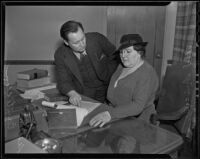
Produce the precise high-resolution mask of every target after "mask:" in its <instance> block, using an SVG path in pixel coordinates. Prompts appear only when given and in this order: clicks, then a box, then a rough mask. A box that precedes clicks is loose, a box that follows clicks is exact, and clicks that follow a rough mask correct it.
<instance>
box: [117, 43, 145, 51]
mask: <svg viewBox="0 0 200 159" xmlns="http://www.w3.org/2000/svg"><path fill="white" fill-rule="evenodd" d="M147 44H148V42H141V43H135V44H132V43H128V44H122V45H120V46H119V48H118V51H120V50H122V49H125V48H127V47H129V46H134V45H142V46H146V45H147Z"/></svg>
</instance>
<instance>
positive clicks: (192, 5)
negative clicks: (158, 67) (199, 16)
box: [173, 1, 197, 66]
mask: <svg viewBox="0 0 200 159" xmlns="http://www.w3.org/2000/svg"><path fill="white" fill-rule="evenodd" d="M196 3H197V2H194V1H193V2H192V1H191V2H190V1H182V2H177V7H178V8H177V17H176V28H175V38H174V49H173V60H174V61H180V62H187V63H192V64H193V65H194V66H196V47H197V43H196Z"/></svg>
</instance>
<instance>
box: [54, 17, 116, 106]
mask: <svg viewBox="0 0 200 159" xmlns="http://www.w3.org/2000/svg"><path fill="white" fill-rule="evenodd" d="M60 36H61V37H62V39H63V41H64V43H63V44H62V45H61V46H60V47H59V48H58V49H57V50H56V52H55V55H54V58H55V65H56V78H57V87H58V89H59V90H60V92H61V93H62V94H64V95H66V96H68V97H69V102H70V103H72V104H74V105H77V106H80V101H81V94H82V95H85V96H88V97H90V98H93V99H95V100H97V101H100V102H104V101H105V99H106V92H107V87H108V84H109V80H110V77H111V76H112V74H113V72H114V71H115V69H116V67H117V62H116V61H115V54H114V53H115V51H116V48H115V46H114V45H113V44H112V43H110V42H109V40H108V39H107V38H106V37H105V36H103V35H102V34H100V33H96V32H93V33H84V28H83V26H82V24H81V23H80V22H76V21H68V22H66V23H64V24H63V25H62V26H61V29H60Z"/></svg>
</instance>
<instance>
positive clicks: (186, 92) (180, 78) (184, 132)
mask: <svg viewBox="0 0 200 159" xmlns="http://www.w3.org/2000/svg"><path fill="white" fill-rule="evenodd" d="M195 91H196V90H195V69H194V68H193V66H192V65H191V64H188V63H184V62H176V63H174V62H173V63H172V64H171V65H168V66H167V69H166V74H165V77H164V79H163V85H162V88H161V93H160V94H159V99H158V101H157V105H156V110H157V114H153V115H152V116H151V119H152V121H153V122H152V123H157V124H158V123H159V126H161V127H166V126H168V128H167V129H168V130H172V129H174V130H175V131H176V132H177V133H178V134H180V135H181V136H182V137H183V138H184V139H185V138H187V137H190V136H191V129H193V127H192V123H193V121H194V118H195ZM155 120H156V121H157V122H155Z"/></svg>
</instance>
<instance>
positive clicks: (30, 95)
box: [20, 90, 44, 100]
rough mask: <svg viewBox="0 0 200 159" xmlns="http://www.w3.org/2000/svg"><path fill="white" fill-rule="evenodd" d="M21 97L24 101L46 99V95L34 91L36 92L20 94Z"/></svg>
mask: <svg viewBox="0 0 200 159" xmlns="http://www.w3.org/2000/svg"><path fill="white" fill-rule="evenodd" d="M20 96H21V97H23V98H24V99H32V100H37V99H41V98H44V93H42V92H40V91H38V90H34V91H29V92H25V93H24V94H20Z"/></svg>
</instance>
